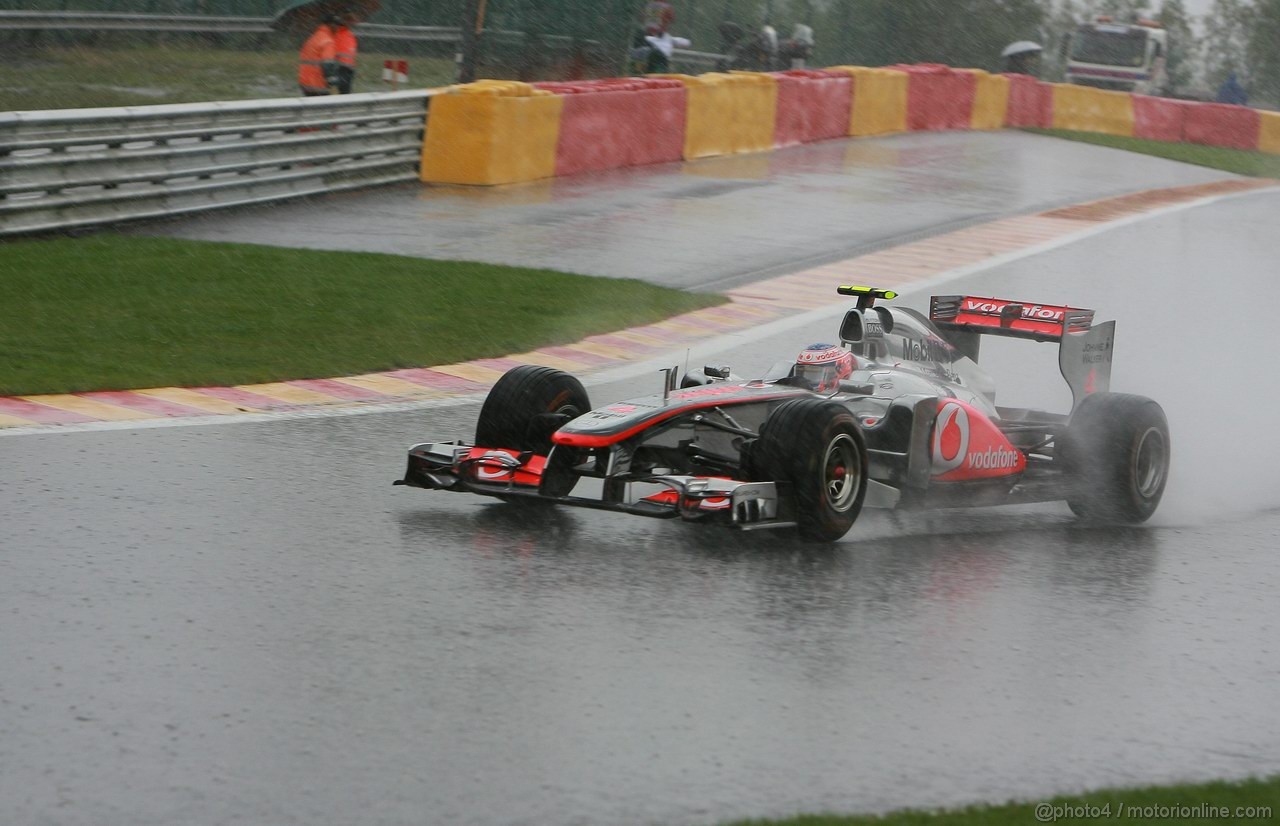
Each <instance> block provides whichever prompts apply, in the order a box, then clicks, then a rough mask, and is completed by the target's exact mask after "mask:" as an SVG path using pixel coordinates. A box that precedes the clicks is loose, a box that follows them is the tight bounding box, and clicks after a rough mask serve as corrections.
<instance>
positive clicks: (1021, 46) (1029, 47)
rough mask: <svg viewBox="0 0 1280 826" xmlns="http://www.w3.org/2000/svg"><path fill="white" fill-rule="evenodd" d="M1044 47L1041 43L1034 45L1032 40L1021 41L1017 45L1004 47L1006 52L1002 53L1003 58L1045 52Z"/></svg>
mask: <svg viewBox="0 0 1280 826" xmlns="http://www.w3.org/2000/svg"><path fill="white" fill-rule="evenodd" d="M1043 51H1044V46H1041V45H1040V44H1039V43H1032V42H1031V41H1030V40H1019V41H1018V42H1017V43H1010V44H1009V45H1008V46H1005V47H1004V51H1003V52H1001V53H1000V56H1001V57H1013V56H1014V55H1016V54H1026V53H1027V52H1043Z"/></svg>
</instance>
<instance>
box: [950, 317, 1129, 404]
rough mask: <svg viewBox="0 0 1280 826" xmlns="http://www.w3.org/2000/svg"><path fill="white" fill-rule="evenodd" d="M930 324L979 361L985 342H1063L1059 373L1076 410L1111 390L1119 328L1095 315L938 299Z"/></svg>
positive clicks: (1060, 350) (956, 346)
mask: <svg viewBox="0 0 1280 826" xmlns="http://www.w3.org/2000/svg"><path fill="white" fill-rule="evenodd" d="M929 320H930V321H932V322H933V324H934V326H936V327H937V328H938V329H939V330H940V331H941V332H942V334H943V335H944V336H945V337H946V339H947V340H948V341H949V342H950V343H951V344H952V345H953V346H955V348H956V349H957V350H959V351H960V352H961V353H963V354H964V355H966V356H968V357H969V358H971V359H973V360H974V361H975V362H976V361H977V360H978V350H979V344H980V342H981V336H984V335H994V336H1005V337H1010V338H1022V339H1029V340H1032V341H1056V342H1058V369H1059V370H1060V371H1061V372H1062V377H1063V378H1064V379H1066V380H1067V384H1068V385H1069V386H1070V387H1071V398H1072V410H1074V409H1075V408H1076V407H1077V406H1079V404H1080V402H1081V401H1082V400H1083V399H1084V397H1085V396H1087V395H1089V394H1090V393H1101V392H1105V391H1107V390H1109V389H1110V387H1111V351H1112V347H1113V346H1114V343H1115V331H1116V323H1115V322H1114V321H1108V322H1105V323H1102V324H1094V323H1093V310H1085V309H1081V308H1079V307H1067V306H1064V305H1055V304H1031V303H1028V302H1020V301H1007V300H1005V299H1001V298H983V297H978V296H969V295H936V296H933V297H932V298H931V299H930V300H929Z"/></svg>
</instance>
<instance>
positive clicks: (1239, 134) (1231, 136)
mask: <svg viewBox="0 0 1280 826" xmlns="http://www.w3.org/2000/svg"><path fill="white" fill-rule="evenodd" d="M1261 132H1262V115H1261V114H1260V113H1259V112H1258V110H1257V109H1250V108H1248V107H1247V106H1232V105H1230V104H1226V103H1196V104H1190V105H1188V107H1187V119H1186V128H1185V134H1184V137H1183V140H1184V141H1186V142H1187V143H1199V144H1203V145H1204V146H1223V147H1226V148H1228V149H1258V148H1259V139H1260V138H1261Z"/></svg>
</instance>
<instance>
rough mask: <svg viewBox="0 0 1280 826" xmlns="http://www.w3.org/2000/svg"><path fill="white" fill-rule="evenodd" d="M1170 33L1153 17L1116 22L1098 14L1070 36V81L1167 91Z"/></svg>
mask: <svg viewBox="0 0 1280 826" xmlns="http://www.w3.org/2000/svg"><path fill="white" fill-rule="evenodd" d="M1168 51H1169V34H1168V32H1166V31H1165V30H1164V29H1163V28H1162V27H1161V26H1160V24H1159V23H1156V22H1155V21H1153V20H1137V21H1135V22H1133V23H1116V22H1113V21H1112V19H1111V18H1110V17H1105V16H1104V17H1099V18H1097V19H1096V20H1095V21H1094V22H1092V23H1082V24H1080V26H1079V27H1077V28H1076V31H1075V34H1074V35H1072V37H1071V51H1070V52H1069V54H1068V58H1067V82H1068V83H1074V84H1077V85H1079V86H1093V87H1096V88H1099V89H1112V90H1116V91H1121V92H1136V93H1138V94H1143V95H1159V94H1163V93H1165V92H1166V91H1167V87H1168V78H1167V76H1166V74H1165V59H1166V57H1167V55H1168Z"/></svg>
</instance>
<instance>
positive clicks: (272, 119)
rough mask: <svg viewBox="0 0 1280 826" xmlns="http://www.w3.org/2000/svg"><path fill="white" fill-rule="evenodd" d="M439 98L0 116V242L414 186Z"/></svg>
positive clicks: (418, 95) (360, 97)
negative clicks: (431, 109) (433, 102)
mask: <svg viewBox="0 0 1280 826" xmlns="http://www.w3.org/2000/svg"><path fill="white" fill-rule="evenodd" d="M439 91H440V90H420V91H408V92H372V93H366V94H355V95H333V96H326V97H312V98H282V99H276V100H254V101H234V102H229V103H183V104H170V105H160V106H126V107H119V108H111V109H63V110H48V111H41V112H9V113H0V236H5V235H16V234H20V233H32V232H41V231H46V230H54V229H68V228H74V227H84V226H92V225H98V224H107V223H115V222H118V221H125V220H133V219H138V218H155V217H160V216H167V215H181V214H184V213H189V212H197V211H202V210H208V209H216V208H220V207H232V206H244V205H249V204H261V203H266V202H270V201H276V200H282V199H286V198H297V197H302V196H306V195H318V194H323V193H330V192H338V191H342V190H345V189H354V188H357V187H366V186H376V185H379V184H389V183H396V182H400V181H416V180H417V179H418V167H419V162H420V158H421V153H422V133H423V128H424V125H425V120H426V113H427V105H428V103H429V100H430V98H431V97H432V96H433V95H435V94H438V93H439Z"/></svg>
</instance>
